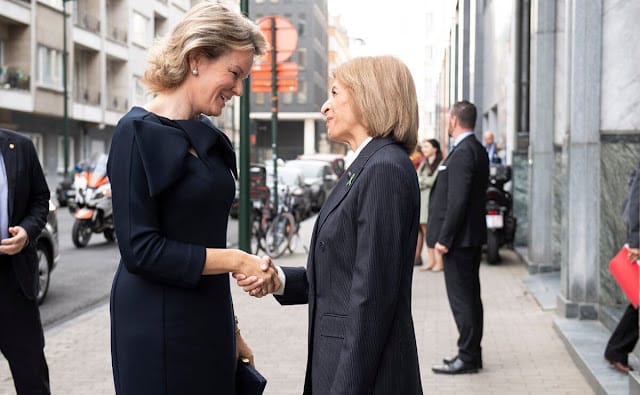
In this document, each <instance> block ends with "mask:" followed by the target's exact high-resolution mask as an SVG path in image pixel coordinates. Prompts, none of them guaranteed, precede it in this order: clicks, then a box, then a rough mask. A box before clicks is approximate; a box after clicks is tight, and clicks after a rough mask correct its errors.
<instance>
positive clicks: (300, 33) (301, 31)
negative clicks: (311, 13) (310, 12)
mask: <svg viewBox="0 0 640 395" xmlns="http://www.w3.org/2000/svg"><path fill="white" fill-rule="evenodd" d="M306 25H307V23H306V22H305V21H299V22H298V36H300V37H303V36H304V28H305V26H306Z"/></svg>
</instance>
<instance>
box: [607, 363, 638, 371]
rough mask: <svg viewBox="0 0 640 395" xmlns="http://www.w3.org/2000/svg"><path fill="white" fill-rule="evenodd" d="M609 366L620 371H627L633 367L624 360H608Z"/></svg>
mask: <svg viewBox="0 0 640 395" xmlns="http://www.w3.org/2000/svg"><path fill="white" fill-rule="evenodd" d="M608 362H609V363H610V364H611V366H612V367H613V368H614V369H615V370H617V371H618V372H620V373H629V372H630V371H632V370H633V368H632V367H631V366H629V365H627V364H626V363H624V362H618V361H608Z"/></svg>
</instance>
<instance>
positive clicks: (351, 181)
mask: <svg viewBox="0 0 640 395" xmlns="http://www.w3.org/2000/svg"><path fill="white" fill-rule="evenodd" d="M354 178H356V173H351V174H349V180H347V186H348V187H350V186H351V184H353V179H354Z"/></svg>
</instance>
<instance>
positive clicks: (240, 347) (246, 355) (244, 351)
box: [236, 331, 255, 366]
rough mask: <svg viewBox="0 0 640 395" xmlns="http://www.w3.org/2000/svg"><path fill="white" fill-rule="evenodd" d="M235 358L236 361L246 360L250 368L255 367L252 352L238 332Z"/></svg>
mask: <svg viewBox="0 0 640 395" xmlns="http://www.w3.org/2000/svg"><path fill="white" fill-rule="evenodd" d="M236 356H237V357H238V359H248V360H249V364H251V366H255V364H254V360H253V351H251V348H249V345H247V343H246V342H245V341H244V338H243V337H242V335H241V334H240V331H238V332H236Z"/></svg>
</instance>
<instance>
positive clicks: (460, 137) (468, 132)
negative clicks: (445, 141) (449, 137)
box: [453, 130, 473, 147]
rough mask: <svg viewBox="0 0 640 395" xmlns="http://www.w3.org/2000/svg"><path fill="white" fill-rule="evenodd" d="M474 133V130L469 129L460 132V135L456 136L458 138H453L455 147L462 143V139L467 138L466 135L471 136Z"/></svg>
mask: <svg viewBox="0 0 640 395" xmlns="http://www.w3.org/2000/svg"><path fill="white" fill-rule="evenodd" d="M472 134H473V130H469V131H466V132H463V133H460V134H459V135H458V137H456V139H455V140H453V146H454V147H455V146H457V145H458V144H460V142H461V141H462V140H464V139H465V138H466V137H468V136H471V135H472Z"/></svg>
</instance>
